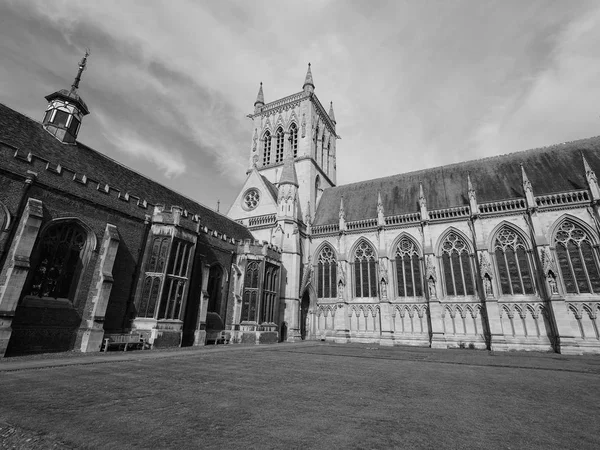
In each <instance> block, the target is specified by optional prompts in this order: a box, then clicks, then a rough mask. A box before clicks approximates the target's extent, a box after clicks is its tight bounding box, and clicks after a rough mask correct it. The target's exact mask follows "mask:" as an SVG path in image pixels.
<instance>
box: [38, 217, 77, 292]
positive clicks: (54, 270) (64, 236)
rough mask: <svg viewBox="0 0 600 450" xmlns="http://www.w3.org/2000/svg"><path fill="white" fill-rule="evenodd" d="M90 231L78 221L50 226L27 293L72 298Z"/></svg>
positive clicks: (44, 237) (40, 246)
mask: <svg viewBox="0 0 600 450" xmlns="http://www.w3.org/2000/svg"><path fill="white" fill-rule="evenodd" d="M86 239H87V234H86V232H85V230H84V229H83V228H82V227H81V226H80V225H78V224H76V223H73V222H62V223H58V224H56V225H52V226H50V227H49V228H48V229H47V230H46V232H45V233H44V236H43V237H42V239H41V241H40V243H39V244H38V245H39V247H38V248H39V249H40V254H39V262H38V263H37V266H36V268H35V270H34V271H33V278H32V280H31V285H30V288H29V289H28V292H27V294H28V295H33V296H36V297H51V298H68V299H71V300H72V297H73V290H74V287H75V283H74V281H75V280H74V278H75V276H76V272H77V269H78V266H79V262H80V260H81V254H82V252H83V249H84V247H85V243H86Z"/></svg>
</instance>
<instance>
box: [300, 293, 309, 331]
mask: <svg viewBox="0 0 600 450" xmlns="http://www.w3.org/2000/svg"><path fill="white" fill-rule="evenodd" d="M309 308H310V296H309V295H308V290H306V291H305V292H304V295H302V302H301V303H300V337H301V338H302V340H305V339H307V338H308V336H309V334H310V323H309V320H310V317H309V314H308V310H309Z"/></svg>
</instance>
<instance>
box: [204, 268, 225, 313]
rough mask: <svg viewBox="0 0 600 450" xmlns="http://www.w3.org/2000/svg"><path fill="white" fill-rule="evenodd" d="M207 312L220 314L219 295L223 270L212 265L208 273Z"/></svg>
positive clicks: (221, 288)
mask: <svg viewBox="0 0 600 450" xmlns="http://www.w3.org/2000/svg"><path fill="white" fill-rule="evenodd" d="M206 290H207V293H208V307H207V311H208V312H214V313H217V314H221V295H222V291H223V270H222V269H221V267H219V266H217V265H214V266H212V267H211V268H210V271H209V273H208V285H207V288H206Z"/></svg>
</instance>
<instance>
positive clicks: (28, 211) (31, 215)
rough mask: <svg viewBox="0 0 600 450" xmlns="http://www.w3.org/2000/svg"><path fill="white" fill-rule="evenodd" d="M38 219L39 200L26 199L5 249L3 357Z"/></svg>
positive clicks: (0, 294) (0, 313) (0, 302)
mask: <svg viewBox="0 0 600 450" xmlns="http://www.w3.org/2000/svg"><path fill="white" fill-rule="evenodd" d="M42 219H43V209H42V202H41V201H39V200H35V199H33V198H30V199H29V200H28V201H27V204H26V206H25V209H24V211H23V215H22V217H21V220H20V221H19V225H18V227H17V230H16V233H15V236H14V238H13V242H12V245H11V246H10V249H9V251H8V256H7V258H6V262H5V269H4V270H3V272H2V274H1V275H0V283H2V284H1V285H0V356H4V354H5V352H6V348H7V347H8V342H9V340H10V335H11V334H12V328H11V325H12V319H13V317H14V315H15V311H16V309H17V303H18V301H19V298H20V297H21V292H22V291H23V286H24V285H25V281H26V280H27V275H28V274H29V269H30V266H29V258H30V257H31V252H32V251H33V246H34V245H35V241H36V239H37V237H38V234H39V231H40V228H41V226H42Z"/></svg>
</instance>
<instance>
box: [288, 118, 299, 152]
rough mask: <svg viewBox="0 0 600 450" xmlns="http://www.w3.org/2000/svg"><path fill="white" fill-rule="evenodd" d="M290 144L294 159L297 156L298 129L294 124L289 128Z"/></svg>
mask: <svg viewBox="0 0 600 450" xmlns="http://www.w3.org/2000/svg"><path fill="white" fill-rule="evenodd" d="M290 143H291V144H292V152H293V153H294V158H295V157H297V156H298V127H297V126H296V124H295V123H292V125H291V126H290Z"/></svg>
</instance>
